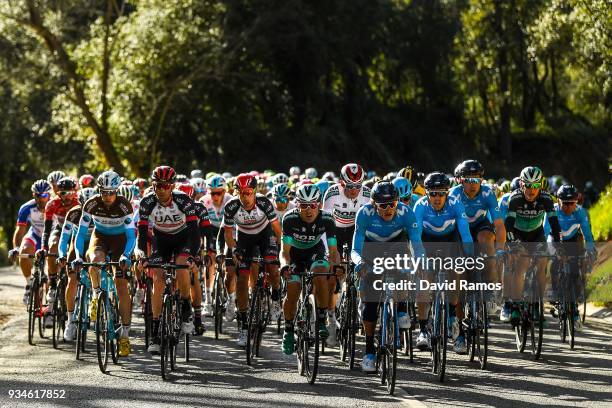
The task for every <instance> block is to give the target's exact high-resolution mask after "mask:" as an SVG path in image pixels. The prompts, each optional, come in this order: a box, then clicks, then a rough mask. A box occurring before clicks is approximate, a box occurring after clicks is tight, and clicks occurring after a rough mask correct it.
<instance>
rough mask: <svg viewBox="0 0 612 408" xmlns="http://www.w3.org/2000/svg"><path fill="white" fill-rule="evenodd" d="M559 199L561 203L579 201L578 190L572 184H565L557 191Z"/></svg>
mask: <svg viewBox="0 0 612 408" xmlns="http://www.w3.org/2000/svg"><path fill="white" fill-rule="evenodd" d="M557 197H558V198H559V200H561V201H577V200H578V189H577V188H576V187H574V186H573V185H571V184H564V185H562V186H561V187H559V189H558V190H557Z"/></svg>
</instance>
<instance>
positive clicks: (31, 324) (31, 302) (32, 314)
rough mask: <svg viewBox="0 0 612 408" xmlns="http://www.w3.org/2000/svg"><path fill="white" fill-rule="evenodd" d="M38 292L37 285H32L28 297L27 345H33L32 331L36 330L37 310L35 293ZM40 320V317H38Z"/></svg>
mask: <svg viewBox="0 0 612 408" xmlns="http://www.w3.org/2000/svg"><path fill="white" fill-rule="evenodd" d="M37 292H39V290H38V284H36V283H32V287H31V288H30V295H29V297H28V343H30V345H34V330H35V328H36V319H37V317H38V316H37V310H36V304H37V302H38V300H37V297H38V296H36V293H37ZM38 318H39V319H40V317H38Z"/></svg>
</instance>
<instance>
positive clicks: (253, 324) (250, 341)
mask: <svg viewBox="0 0 612 408" xmlns="http://www.w3.org/2000/svg"><path fill="white" fill-rule="evenodd" d="M258 298H259V291H258V290H255V291H254V292H253V295H252V296H251V304H250V307H249V316H248V317H247V341H246V362H247V365H249V366H250V365H251V364H252V363H253V357H254V356H255V348H256V344H257V332H258V331H259V324H258V323H257V321H256V319H257V318H258V316H259V310H256V309H257V308H258V306H259V301H258Z"/></svg>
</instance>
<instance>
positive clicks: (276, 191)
mask: <svg viewBox="0 0 612 408" xmlns="http://www.w3.org/2000/svg"><path fill="white" fill-rule="evenodd" d="M272 197H274V199H277V198H287V199H288V198H289V187H288V186H287V185H286V184H277V185H275V186H274V188H273V189H272Z"/></svg>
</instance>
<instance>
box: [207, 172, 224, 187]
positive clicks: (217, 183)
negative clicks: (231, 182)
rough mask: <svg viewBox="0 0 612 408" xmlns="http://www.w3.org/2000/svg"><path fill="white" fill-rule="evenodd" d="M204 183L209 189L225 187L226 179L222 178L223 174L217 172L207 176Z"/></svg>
mask: <svg viewBox="0 0 612 408" xmlns="http://www.w3.org/2000/svg"><path fill="white" fill-rule="evenodd" d="M206 184H207V186H208V188H210V189H213V188H226V187H227V181H226V180H225V179H224V178H223V176H220V175H218V174H217V175H215V176H213V177H211V178H209V179H208V181H207V182H206Z"/></svg>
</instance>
